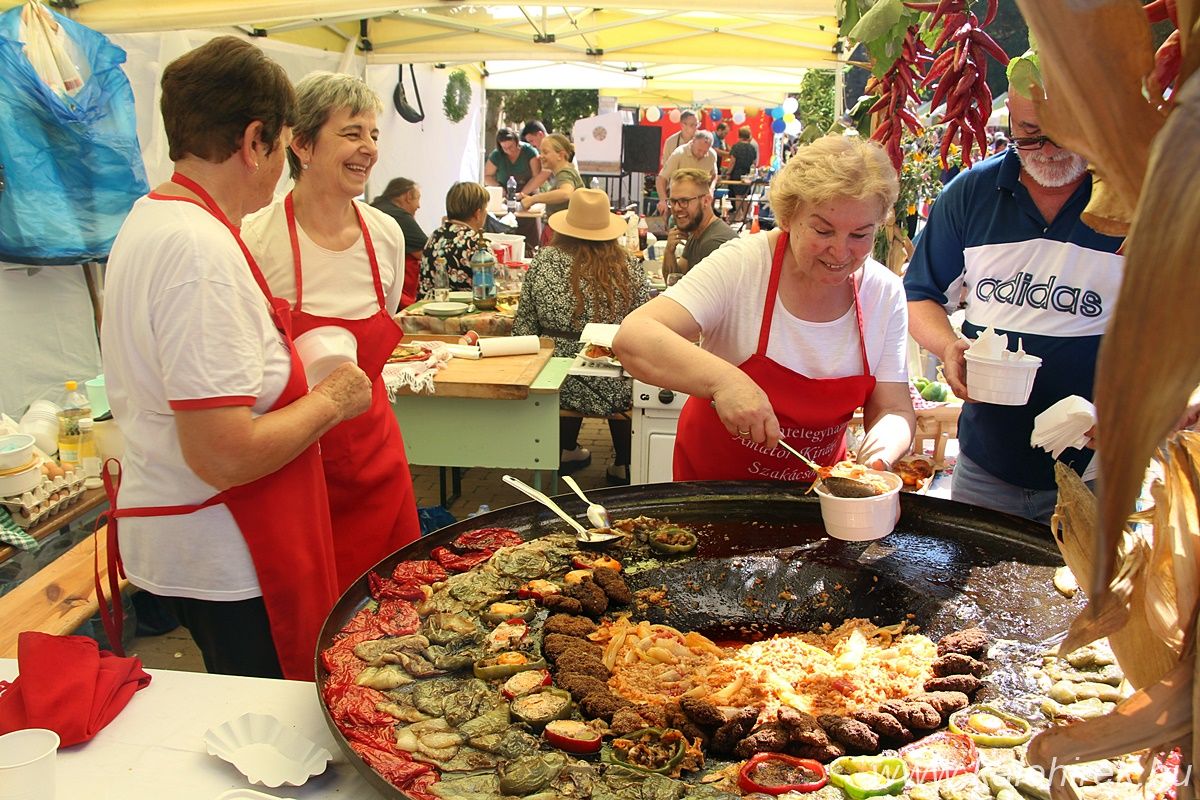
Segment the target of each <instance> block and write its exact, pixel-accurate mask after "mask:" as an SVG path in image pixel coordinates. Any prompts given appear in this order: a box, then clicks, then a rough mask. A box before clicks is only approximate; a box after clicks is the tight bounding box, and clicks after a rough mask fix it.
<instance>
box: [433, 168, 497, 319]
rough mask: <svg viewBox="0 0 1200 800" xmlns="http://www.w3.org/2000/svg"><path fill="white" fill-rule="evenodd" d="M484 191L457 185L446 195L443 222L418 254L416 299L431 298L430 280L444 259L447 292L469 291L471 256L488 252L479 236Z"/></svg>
mask: <svg viewBox="0 0 1200 800" xmlns="http://www.w3.org/2000/svg"><path fill="white" fill-rule="evenodd" d="M488 200H489V197H488V193H487V189H485V188H483V187H482V186H480V185H479V184H478V183H472V182H471V181H460V182H459V183H456V184H454V185H453V186H451V187H450V191H448V192H446V218H445V219H444V220H443V221H442V224H441V225H440V226H439V227H438V228H437V229H436V230H434V232H433V233H431V234H429V241H428V242H426V243H425V251H424V252H423V253H422V254H421V289H420V292H418V296H419V297H421V298H423V299H425V300H429V299H431V298H432V297H433V276H434V273H435V272H436V271H437V261H438V259H445V261H446V272H447V274H448V275H449V276H450V291H452V292H457V291H466V292H469V291H471V287H472V286H474V283H475V282H474V280H473V279H472V277H471V256H472V255H474V254H475V252H476V251H478V250H487V249H489V245H488V240H487V239H486V238H484V235H483V224H484V222H486V221H487V207H488Z"/></svg>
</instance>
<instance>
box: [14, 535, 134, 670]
mask: <svg viewBox="0 0 1200 800" xmlns="http://www.w3.org/2000/svg"><path fill="white" fill-rule="evenodd" d="M93 541H95V542H97V543H98V545H99V549H100V579H101V580H102V581H104V585H105V586H107V585H108V583H107V580H108V578H107V574H108V573H107V569H106V568H105V563H106V554H107V547H106V539H105V531H104V530H103V529H101V531H100V533H99V534H98V535H97V536H95V537H91V536H89V537H88V538H86V539H84V540H83V541H81V542H80V543H79V544H77V545H75V546H74V547H72V548H71V549H70V550H68V551H67V552H65V553H63V554H62V555H61V556H59V557H58V558H56V559H54V561H52V562H50V563H49V564H47V565H46V566H45V567H43V568H42V569H41V570H39V571H38V572H37V574H35V575H33V576H32V577H31V578H29V579H27V580H26V581H24V582H23V583H21V585H19V586H18V587H17V588H15V589H13V590H12V591H11V592H9V593H8V594H6V595H4V596H3V597H0V658H16V657H17V636H18V635H19V634H20V633H21V632H22V631H42V632H43V633H53V634H70V633H74V632H75V631H76V630H78V628H79V626H81V625H83V624H84V623H85V622H87V621H88V620H89V619H91V618H92V617H93V616H95V615H96V613H97V612H98V611H99V610H100V605H99V603H98V602H97V600H96V587H95V579H94V572H93V570H94V562H93V558H94V556H95V548H94V546H93ZM128 585H129V582H128V581H126V580H121V581H120V587H121V590H122V591H124V590H125V588H126V587H127V586H128Z"/></svg>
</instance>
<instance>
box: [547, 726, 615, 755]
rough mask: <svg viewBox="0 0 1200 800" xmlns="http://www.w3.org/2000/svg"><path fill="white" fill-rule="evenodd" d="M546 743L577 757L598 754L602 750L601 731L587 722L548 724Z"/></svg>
mask: <svg viewBox="0 0 1200 800" xmlns="http://www.w3.org/2000/svg"><path fill="white" fill-rule="evenodd" d="M544 734H545V736H546V741H547V742H549V743H550V744H552V745H554V746H555V747H557V748H558V749H559V750H562V751H565V752H567V753H575V754H576V755H586V754H588V753H596V752H599V750H600V745H601V743H602V742H601V739H600V731H598V730H596V729H595V728H593V727H592V726H590V725H588V724H587V723H585V722H580V721H579V720H574V719H556V720H551V721H550V722H547V723H546V730H545V731H544Z"/></svg>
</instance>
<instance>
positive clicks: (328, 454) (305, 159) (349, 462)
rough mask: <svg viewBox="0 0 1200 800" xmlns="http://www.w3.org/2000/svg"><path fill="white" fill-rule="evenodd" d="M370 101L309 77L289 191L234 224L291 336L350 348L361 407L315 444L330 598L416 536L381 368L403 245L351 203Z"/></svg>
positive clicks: (335, 80)
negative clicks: (286, 307)
mask: <svg viewBox="0 0 1200 800" xmlns="http://www.w3.org/2000/svg"><path fill="white" fill-rule="evenodd" d="M382 109H383V104H382V103H380V101H379V98H378V96H376V94H375V92H374V91H372V90H371V87H369V86H367V84H366V82H365V81H363V80H362V79H361V78H356V77H354V76H353V75H346V74H339V73H333V72H313V73H310V74H309V75H307V76H305V77H304V79H303V80H301V81H300V82H299V83H298V84H296V110H297V114H296V125H295V127H294V128H293V130H292V133H293V136H292V145H291V148H290V149H289V150H288V163H289V166H290V168H291V175H292V179H293V180H294V181H295V187H294V188H293V189H292V191H291V192H290V193H289V194H288V195H287V196H285V197H283V198H280V199H277V200H276V201H275V202H274V203H272V204H271V205H269V206H267V207H266V208H264V209H263V210H262V211H260V212H258V213H256V214H253V215H251V216H249V217H247V218H246V219H245V221H244V222H243V223H242V231H243V237H244V238H245V240H246V246H247V247H249V248H250V252H251V253H252V254H253V255H254V257H255V258H256V259H257V260H258V263H259V265H260V266H261V267H262V271H263V275H264V276H265V277H266V279H267V283H268V285H270V287H271V293H272V294H274V295H275V296H276V297H278V298H281V299H283V300H286V301H287V302H288V303H289V304H290V305H291V308H292V311H291V314H292V332H293V333H294V334H295V335H296V336H302V335H304V334H305V333H308V332H309V331H311V330H313V329H316V328H326V327H329V326H335V327H338V328H342V329H343V330H346V331H348V332H349V333H350V335H351V336H353V337H354V339H355V341H356V343H357V348H356V357H357V363H358V366H359V367H361V368H362V370H363V372H365V373H366V374H367V377H369V378H370V379H371V408H370V409H369V410H368V411H367V412H366V413H365V414H362V415H360V416H358V417H355V418H354V419H352V420H346V421H345V422H343V423H341V424H340V425H338V426H336V427H335V428H333V429H332V430H330V431H327V432H326V433H325V434H324V435H323V436H322V437H321V460H322V462H323V463H324V465H325V484H326V487H327V488H328V490H329V510H330V516H331V518H332V520H333V549H334V555H335V556H336V557H337V571H338V591H339V592H342V591H345V590H346V588H347V587H349V586H350V584H352V583H353V582H354V581H356V580H358V578H359V577H360V576H362V574H363V573H365V572H366V571H367V570H368V569H370V568H371V567H373V566H374V565H375V563H376V562H378V561H379V560H380V559H382V558H383V557H384V556H387V555H389V554H391V553H394V552H395V551H396V550H398V549H400V548H401V547H403V546H404V545H406V544H408V543H409V542H413V541H416V540H417V539H419V538H420V536H421V525H420V522H419V521H418V520H417V503H416V498H415V496H414V494H413V486H412V476H411V474H410V473H409V469H408V459H407V458H405V455H404V441H403V439H402V438H401V436H400V426H399V425H398V424H397V423H396V416H395V415H394V414H393V413H392V406H391V403H390V402H389V401H388V396H387V387H386V386H384V383H383V366H384V364H386V363H387V360H388V357H389V356H390V355H391V354H392V349H393V348H395V346H396V345H397V344H399V342H400V339H401V337H402V332H401V330H400V326H399V325H398V324H397V323H396V320H395V319H393V318H392V315H393V314H394V313H395V312H396V308H397V306H399V305H400V294H401V289H402V288H403V283H404V258H405V250H406V247H405V244H404V234H403V233H402V232H401V230H400V226H399V225H397V224H396V221H395V220H393V219H392V218H391V217H389V216H388V215H387V214H384V213H383V212H382V211H379V210H378V209H376V208H373V207H372V206H369V205H367V204H366V203H361V202H358V201H357V200H355V198H356V197H360V196H362V194H363V192H364V191H365V190H366V187H367V181H368V180H370V178H371V169H372V168H373V167H374V165H375V162H376V160H378V158H379V146H378V142H377V138H378V136H379V127H378V122H377V116H378V114H379V112H380V111H381V110H382Z"/></svg>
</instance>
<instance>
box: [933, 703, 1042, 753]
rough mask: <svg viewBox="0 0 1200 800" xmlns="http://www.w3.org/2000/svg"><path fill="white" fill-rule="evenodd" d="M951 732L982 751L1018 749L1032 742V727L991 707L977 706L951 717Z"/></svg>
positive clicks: (957, 712) (955, 713) (1018, 718)
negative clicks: (998, 748) (996, 748)
mask: <svg viewBox="0 0 1200 800" xmlns="http://www.w3.org/2000/svg"><path fill="white" fill-rule="evenodd" d="M950 730H952V731H954V732H955V733H962V734H965V735H967V736H969V737H971V741H973V742H974V743H975V744H977V745H980V746H981V747H1016V746H1017V745H1019V744H1023V743H1024V742H1027V741H1029V739H1030V737H1032V736H1033V726H1032V725H1030V724H1029V723H1028V722H1027V721H1025V720H1023V719H1021V718H1020V717H1014V716H1013V715H1012V714H1008V713H1006V712H1004V711H1001V710H1000V709H998V708H992V707H991V706H974V707H973V708H964V709H962V710H961V711H955V712H954V713H953V714H951V715H950Z"/></svg>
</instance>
